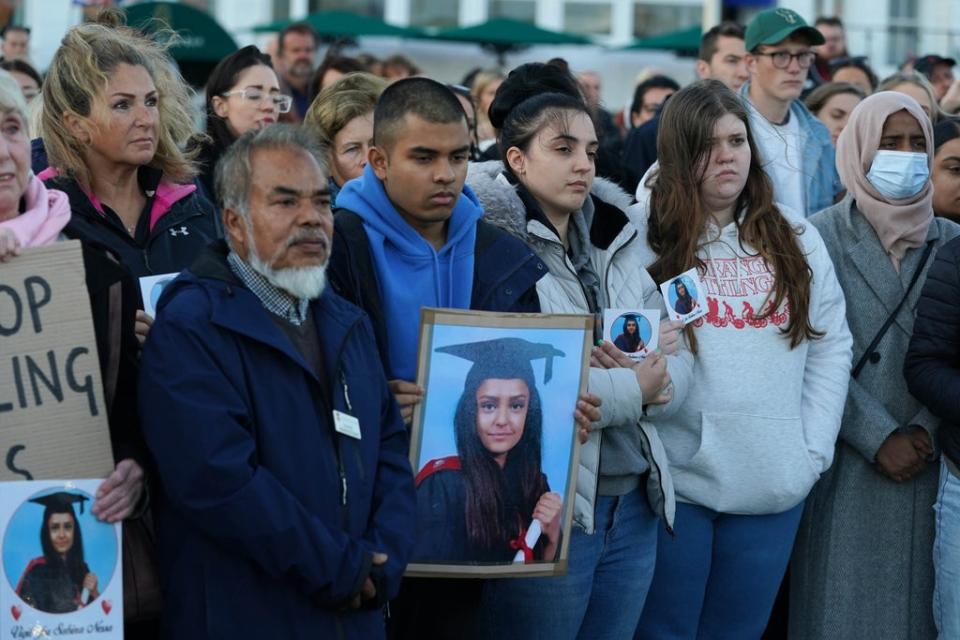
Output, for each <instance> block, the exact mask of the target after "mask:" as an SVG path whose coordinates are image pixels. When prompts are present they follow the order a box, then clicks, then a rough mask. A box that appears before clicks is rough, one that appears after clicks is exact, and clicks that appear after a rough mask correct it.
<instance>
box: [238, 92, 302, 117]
mask: <svg viewBox="0 0 960 640" xmlns="http://www.w3.org/2000/svg"><path fill="white" fill-rule="evenodd" d="M220 95H221V96H223V97H224V98H226V97H229V96H240V97H241V98H243V99H244V100H247V101H249V102H256V103H257V104H260V103H262V102H263V100H264V98H266V99H267V100H270V101H271V102H272V103H273V104H274V105H275V106H276V107H277V109H279V111H280V113H287V112H288V111H290V107H291V106H292V105H293V98H291V97H290V96H285V95H283V94H281V93H264V92H263V91H262V90H260V89H252V88H247V89H237V90H236V91H226V92H224V93H221V94H220Z"/></svg>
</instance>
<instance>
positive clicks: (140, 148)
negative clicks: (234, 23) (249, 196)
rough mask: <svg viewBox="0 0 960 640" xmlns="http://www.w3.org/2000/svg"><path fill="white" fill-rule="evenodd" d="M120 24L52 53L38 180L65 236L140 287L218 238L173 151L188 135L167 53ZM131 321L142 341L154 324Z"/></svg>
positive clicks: (79, 33)
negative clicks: (53, 195)
mask: <svg viewBox="0 0 960 640" xmlns="http://www.w3.org/2000/svg"><path fill="white" fill-rule="evenodd" d="M121 18H122V14H120V13H119V12H117V11H108V12H104V13H102V14H101V16H100V17H99V22H98V23H90V24H83V25H80V26H77V27H73V28H72V29H70V30H69V31H67V34H66V35H65V36H64V37H63V40H62V42H61V45H60V48H59V49H58V50H57V52H56V53H55V54H54V56H53V61H52V62H51V63H50V67H49V69H48V71H47V78H46V81H45V82H44V85H43V115H42V131H43V142H44V145H45V147H46V150H47V155H48V157H49V161H50V166H49V168H48V169H46V170H44V171H43V172H41V173H40V174H39V175H38V177H39V178H40V179H41V180H43V181H44V182H45V183H46V184H47V187H48V188H53V189H57V190H60V191H63V192H65V193H66V194H67V195H68V196H69V198H70V209H71V210H72V212H73V215H72V217H71V220H70V223H69V224H68V226H67V232H68V235H70V236H71V237H78V238H82V239H84V240H87V241H88V242H92V243H96V244H97V245H100V246H102V247H105V248H107V249H109V250H110V251H111V252H113V253H114V254H115V255H116V257H117V258H118V260H119V262H120V263H121V264H122V266H124V267H126V269H127V270H128V271H129V272H130V274H131V275H132V276H133V277H134V278H139V277H142V276H146V275H152V274H164V273H171V272H175V271H180V270H181V269H183V268H184V267H186V266H187V265H189V264H190V263H191V262H193V260H194V258H195V257H196V255H197V254H198V253H199V252H200V251H201V250H202V249H203V248H204V247H205V246H206V245H207V244H208V243H210V242H211V241H212V240H214V239H215V238H216V237H218V236H219V235H220V233H219V223H218V219H217V215H216V209H215V208H214V206H213V205H212V204H211V203H210V202H209V200H207V198H205V197H204V196H203V194H202V193H200V192H198V185H197V183H196V182H195V180H194V176H195V175H196V170H195V168H194V164H193V163H192V162H191V161H190V158H189V157H188V156H187V155H185V154H184V152H183V151H182V150H181V148H180V143H181V142H182V141H183V140H186V139H187V138H188V137H189V136H190V135H191V134H192V133H193V122H192V119H191V115H190V112H189V110H188V105H189V104H190V102H189V90H188V88H187V85H186V84H185V83H184V81H183V78H181V77H180V74H179V73H178V72H177V71H176V66H175V64H174V62H173V60H171V59H170V57H169V55H168V54H167V53H166V51H165V49H164V46H163V45H161V44H158V43H156V42H154V41H152V40H148V39H147V38H145V37H143V36H142V35H140V34H139V32H137V31H134V30H133V29H129V28H126V27H123V26H121V25H120V24H119V22H120V20H121ZM0 183H2V180H0ZM137 320H138V322H137V327H136V329H137V335H138V337H140V338H141V340H142V339H143V338H145V337H146V333H147V330H148V329H149V325H150V324H151V323H152V319H151V318H149V316H147V315H146V314H144V313H143V312H142V311H140V312H138V316H137Z"/></svg>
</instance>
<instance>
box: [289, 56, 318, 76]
mask: <svg viewBox="0 0 960 640" xmlns="http://www.w3.org/2000/svg"><path fill="white" fill-rule="evenodd" d="M287 73H289V74H290V75H291V76H293V77H294V78H309V77H310V76H312V75H313V63H311V62H310V61H309V60H297V61H295V62H294V63H293V64H291V65H290V66H289V67H288V68H287Z"/></svg>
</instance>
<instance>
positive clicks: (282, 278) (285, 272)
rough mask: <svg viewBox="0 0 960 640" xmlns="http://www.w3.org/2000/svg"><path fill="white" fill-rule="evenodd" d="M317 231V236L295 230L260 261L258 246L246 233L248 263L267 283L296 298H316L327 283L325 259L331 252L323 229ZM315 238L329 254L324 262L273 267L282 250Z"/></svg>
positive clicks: (250, 235)
mask: <svg viewBox="0 0 960 640" xmlns="http://www.w3.org/2000/svg"><path fill="white" fill-rule="evenodd" d="M319 234H320V235H319V236H317V234H316V233H311V232H304V231H300V232H297V233H295V234H293V235H292V236H290V237H289V238H287V241H286V242H285V243H284V246H283V247H281V248H280V249H279V250H278V251H277V254H276V255H274V256H272V257H271V258H270V259H269V260H263V259H262V258H261V257H260V255H259V254H258V253H257V245H256V243H254V241H253V237H252V234H250V233H248V234H247V242H248V246H249V247H250V251H249V254H248V255H247V262H248V263H249V265H250V267H251V268H252V269H253V270H254V271H256V272H257V273H259V274H260V275H262V276H263V277H264V278H266V279H267V282H269V283H270V284H272V285H273V286H275V287H277V288H278V289H282V290H284V291H286V292H287V293H289V294H290V295H292V296H293V297H295V298H297V299H298V300H299V299H302V298H306V299H307V300H315V299H316V298H319V297H320V294H321V293H323V290H324V289H325V288H326V286H327V259H328V258H329V255H330V249H329V247H330V240H329V239H328V238H327V236H326V234H324V233H323V232H322V231H320V232H319ZM318 238H319V239H320V240H321V241H322V242H323V244H324V247H325V248H326V255H327V256H328V258H327V259H324V261H323V264H318V265H314V266H310V267H287V268H286V269H274V268H273V265H274V264H275V263H276V261H277V258H278V257H279V255H280V254H281V253H282V252H283V251H284V250H286V249H288V248H289V247H291V246H293V245H294V244H296V243H297V242H300V241H302V240H307V239H309V240H317V239H318Z"/></svg>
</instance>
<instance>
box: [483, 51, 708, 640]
mask: <svg viewBox="0 0 960 640" xmlns="http://www.w3.org/2000/svg"><path fill="white" fill-rule="evenodd" d="M489 111H490V118H491V122H492V123H493V124H494V126H495V127H496V128H497V130H498V131H499V138H498V144H499V148H500V151H501V154H502V159H503V161H502V162H498V161H495V162H488V163H483V164H479V165H472V166H471V168H470V173H469V174H468V176H467V182H468V184H469V185H470V187H471V188H472V189H473V190H474V192H475V193H476V194H477V196H478V197H479V199H480V201H481V203H482V204H483V206H484V209H485V211H486V214H485V216H486V217H485V220H487V221H489V222H491V223H493V224H496V225H498V226H500V227H501V228H503V229H505V230H506V231H508V232H510V233H512V234H513V235H515V236H516V237H518V238H520V239H521V240H523V241H524V242H525V243H526V244H527V246H529V247H530V248H531V249H532V250H533V252H534V253H535V254H537V256H538V257H539V258H540V259H541V260H542V261H543V262H544V263H545V264H546V265H547V268H548V270H549V273H548V274H547V275H546V276H545V277H544V278H542V279H541V280H540V281H538V283H537V295H538V297H539V300H540V306H541V309H542V310H543V311H544V312H548V313H578V314H594V315H596V314H602V311H603V310H604V309H608V308H630V309H653V308H656V309H661V310H662V311H665V309H666V308H665V307H664V305H663V300H662V298H661V296H660V293H659V291H658V290H657V285H656V283H654V281H653V280H652V279H651V278H650V275H649V274H648V273H647V272H646V270H645V269H644V267H643V263H642V262H641V261H640V259H639V250H640V246H639V244H640V243H639V241H638V240H637V232H636V230H635V228H634V227H633V226H632V225H631V223H630V220H629V219H628V218H627V215H626V213H625V209H626V208H627V207H628V206H629V204H630V197H629V196H628V195H627V194H626V193H624V192H623V191H622V190H621V189H620V188H619V187H617V186H616V185H614V184H612V183H610V182H607V181H604V180H602V179H598V178H597V177H596V155H597V148H598V146H599V142H598V139H597V133H596V127H595V126H594V123H593V120H592V117H591V114H590V110H589V108H588V107H587V106H586V105H585V104H584V102H583V99H582V96H581V94H580V91H579V88H578V87H577V83H576V81H575V80H574V79H573V78H572V77H571V76H570V75H569V74H568V73H566V72H565V71H563V70H562V69H560V68H558V67H554V66H550V65H543V64H537V63H533V64H526V65H521V66H520V67H518V68H517V69H514V70H513V71H512V72H511V73H510V75H509V76H508V77H507V79H506V80H505V81H504V83H503V84H502V85H501V86H500V88H499V90H498V91H497V95H496V97H495V99H494V102H493V104H492V105H491V107H490V110H489ZM660 332H661V333H660V340H659V343H660V347H661V349H662V350H663V351H664V353H666V354H671V353H674V352H676V351H677V348H678V325H677V324H676V323H673V322H666V323H664V324H662V325H661V328H660ZM680 353H681V354H682V355H679V356H671V357H670V363H669V367H668V362H667V360H668V359H667V358H666V357H665V356H664V355H662V354H660V353H653V354H650V355H649V356H648V357H647V358H645V359H644V360H642V361H640V362H635V361H633V360H630V359H629V357H628V356H627V355H626V354H623V353H621V352H620V351H619V350H618V349H617V348H616V347H615V346H614V345H613V344H612V343H605V344H604V345H603V347H602V348H598V350H597V351H596V352H595V353H594V356H595V358H594V360H595V361H594V362H592V366H591V369H590V375H589V384H588V388H589V391H590V393H593V394H596V395H598V396H600V398H601V400H602V413H603V418H602V420H601V421H600V422H599V423H596V424H594V429H593V432H592V433H591V434H590V438H589V440H587V442H586V443H584V444H583V446H581V448H580V469H579V473H578V477H577V495H576V500H575V503H574V512H573V518H574V525H575V526H574V527H573V529H572V533H571V535H570V549H569V563H568V566H567V574H566V575H565V576H556V577H550V578H525V579H522V580H488V581H487V582H486V584H485V585H484V598H483V605H482V608H483V616H484V621H483V625H482V629H483V631H482V635H484V636H485V637H486V636H489V637H497V636H499V637H510V638H513V637H551V638H576V637H581V638H591V639H602V638H623V637H627V636H629V635H631V634H632V633H633V629H634V628H635V627H636V623H637V619H638V618H639V615H640V610H641V608H642V607H643V601H644V599H645V598H646V594H647V589H648V587H649V584H650V580H651V578H652V572H653V564H654V558H655V552H656V544H657V528H658V526H659V525H660V523H661V522H662V523H663V524H664V525H665V526H666V527H667V528H669V527H670V526H671V522H672V518H673V491H672V485H671V483H670V475H669V474H670V472H669V468H668V466H667V461H666V457H665V456H664V455H663V447H662V445H661V444H660V440H659V437H658V436H657V432H656V429H655V428H654V426H653V424H651V422H650V420H652V419H654V418H655V416H656V415H657V414H658V413H660V412H669V411H673V410H675V408H676V405H677V404H679V403H680V402H682V401H683V396H684V393H685V389H686V384H687V375H688V374H689V366H690V360H689V353H687V352H686V351H685V350H684V351H681V352H680ZM600 357H604V358H606V359H607V360H609V364H608V363H607V362H600V360H599V359H598V358H600ZM617 358H621V359H620V360H617ZM608 366H609V367H610V368H607V367H608ZM671 383H672V384H671ZM668 403H669V404H668Z"/></svg>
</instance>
